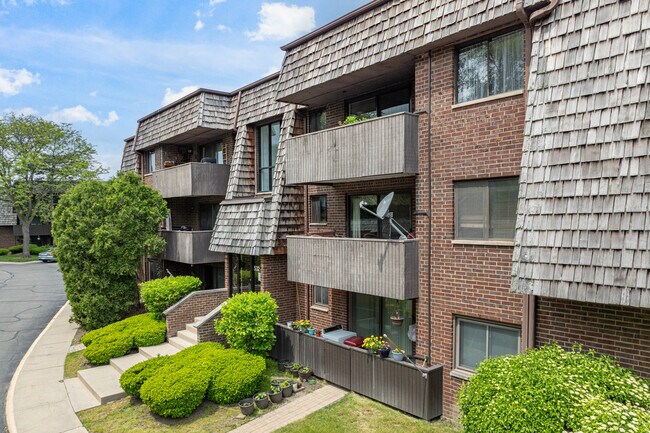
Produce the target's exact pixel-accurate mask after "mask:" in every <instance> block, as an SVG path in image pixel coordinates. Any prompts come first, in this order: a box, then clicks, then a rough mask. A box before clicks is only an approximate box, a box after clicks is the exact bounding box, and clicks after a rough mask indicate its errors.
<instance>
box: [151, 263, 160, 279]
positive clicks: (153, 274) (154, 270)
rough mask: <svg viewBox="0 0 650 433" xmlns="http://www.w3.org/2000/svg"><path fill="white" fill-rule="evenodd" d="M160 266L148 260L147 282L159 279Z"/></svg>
mask: <svg viewBox="0 0 650 433" xmlns="http://www.w3.org/2000/svg"><path fill="white" fill-rule="evenodd" d="M160 277H161V275H160V265H159V264H158V262H156V261H153V260H150V261H149V281H151V280H155V279H156V278H160Z"/></svg>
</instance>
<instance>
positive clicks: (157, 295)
mask: <svg viewBox="0 0 650 433" xmlns="http://www.w3.org/2000/svg"><path fill="white" fill-rule="evenodd" d="M201 285H202V283H201V280H200V279H198V278H196V277H190V276H178V277H165V278H157V279H155V280H151V281H147V282H144V283H141V284H140V295H141V296H142V300H143V302H144V305H145V307H147V311H149V312H150V313H152V314H154V315H155V316H156V317H157V318H159V319H161V318H162V313H163V311H165V310H166V309H167V308H169V307H171V306H172V305H174V304H175V303H176V302H178V301H180V300H181V299H183V297H184V296H186V295H188V294H189V293H191V292H194V291H196V290H201Z"/></svg>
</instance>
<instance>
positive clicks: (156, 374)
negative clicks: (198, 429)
mask: <svg viewBox="0 0 650 433" xmlns="http://www.w3.org/2000/svg"><path fill="white" fill-rule="evenodd" d="M265 369H266V362H265V361H264V358H261V357H259V356H255V355H250V354H248V353H246V352H243V351H241V350H236V349H224V348H223V346H221V345H220V344H219V343H201V344H197V345H195V346H192V347H189V348H187V349H185V350H182V351H180V352H179V353H177V354H175V355H173V356H169V357H161V358H154V359H150V360H148V361H145V362H143V363H140V364H138V365H136V366H134V367H131V368H130V369H128V370H127V371H126V372H124V374H123V375H122V377H121V378H120V385H121V386H122V388H123V389H124V390H125V391H126V392H128V393H129V394H131V395H136V396H137V395H139V396H140V397H141V398H142V401H143V402H144V403H145V404H146V405H147V406H149V409H151V411H152V412H154V413H156V414H158V415H161V416H165V417H170V418H183V417H186V416H189V415H190V414H191V413H192V412H193V411H194V410H195V409H196V408H197V407H198V406H199V405H200V404H201V402H202V401H203V399H204V398H208V399H209V400H211V401H214V402H216V403H219V404H228V403H234V402H236V401H239V400H241V399H243V398H246V397H250V396H251V395H253V393H255V391H257V390H258V389H259V385H260V384H261V382H262V379H263V376H264V371H265Z"/></svg>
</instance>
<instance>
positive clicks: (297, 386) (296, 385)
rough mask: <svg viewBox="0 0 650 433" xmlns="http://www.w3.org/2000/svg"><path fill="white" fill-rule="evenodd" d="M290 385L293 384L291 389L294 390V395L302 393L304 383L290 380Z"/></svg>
mask: <svg viewBox="0 0 650 433" xmlns="http://www.w3.org/2000/svg"><path fill="white" fill-rule="evenodd" d="M289 383H291V387H292V388H293V392H294V394H295V393H296V392H298V391H302V382H297V381H295V380H293V379H290V380H289Z"/></svg>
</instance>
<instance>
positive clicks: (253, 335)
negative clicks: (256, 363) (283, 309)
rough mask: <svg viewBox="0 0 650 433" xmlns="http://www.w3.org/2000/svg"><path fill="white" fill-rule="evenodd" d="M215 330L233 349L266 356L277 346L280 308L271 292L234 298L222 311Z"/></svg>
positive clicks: (252, 293) (245, 294) (241, 295)
mask: <svg viewBox="0 0 650 433" xmlns="http://www.w3.org/2000/svg"><path fill="white" fill-rule="evenodd" d="M221 316H222V318H221V319H220V320H217V321H215V330H216V332H217V333H218V334H221V335H224V336H225V337H226V340H227V341H228V344H229V345H230V347H232V348H234V349H242V350H245V351H247V352H249V353H252V354H254V355H260V356H266V355H267V354H268V353H269V351H270V350H271V349H272V348H273V345H274V344H275V324H276V323H277V321H278V304H277V303H276V302H275V299H273V298H272V297H271V295H270V294H269V293H268V292H263V293H254V292H249V293H241V294H239V295H235V296H233V297H232V298H230V299H229V300H228V301H227V303H226V305H224V307H223V308H222V309H221Z"/></svg>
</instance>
